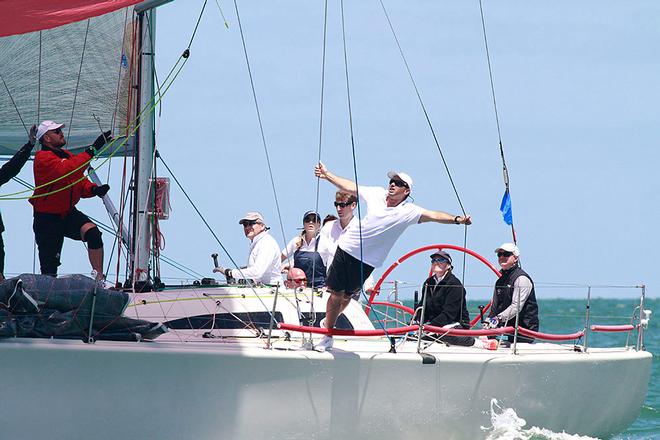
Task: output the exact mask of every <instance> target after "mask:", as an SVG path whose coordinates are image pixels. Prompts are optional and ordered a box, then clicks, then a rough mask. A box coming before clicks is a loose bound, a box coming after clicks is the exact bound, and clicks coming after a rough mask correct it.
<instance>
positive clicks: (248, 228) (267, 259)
mask: <svg viewBox="0 0 660 440" xmlns="http://www.w3.org/2000/svg"><path fill="white" fill-rule="evenodd" d="M238 224H239V225H242V226H243V233H244V234H245V236H246V237H247V238H248V239H249V240H250V255H249V256H248V265H247V267H243V268H241V269H227V268H224V267H222V266H218V267H216V268H215V269H213V272H220V273H223V274H224V275H225V276H226V277H227V278H236V279H244V280H253V281H255V282H257V283H262V284H280V283H281V282H282V274H281V273H280V247H279V246H278V245H277V242H276V241H275V239H274V238H273V237H272V236H271V235H270V234H269V233H268V227H267V226H266V224H265V222H264V218H263V216H262V215H261V214H260V213H258V212H248V213H247V214H245V215H244V216H243V218H241V219H240V220H239V221H238Z"/></svg>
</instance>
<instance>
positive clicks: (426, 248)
mask: <svg viewBox="0 0 660 440" xmlns="http://www.w3.org/2000/svg"><path fill="white" fill-rule="evenodd" d="M442 249H451V250H453V251H459V252H463V253H466V254H468V255H470V256H472V257H474V258H476V259H477V260H479V261H481V262H482V263H483V264H485V265H486V266H488V268H489V269H490V270H492V271H493V273H495V275H497V276H498V277H499V276H500V275H501V274H500V271H499V270H497V268H496V267H495V266H493V265H492V264H491V262H490V261H488V260H487V259H486V258H484V257H483V256H481V255H479V254H478V253H476V252H474V251H472V250H470V249H468V248H464V247H462V246H456V245H453V244H431V245H428V246H422V247H420V248H418V249H415V250H413V251H410V252H408V253H407V254H405V255H403V256H402V257H400V258H399V259H397V260H396V261H395V262H394V263H392V265H391V266H390V267H388V268H387V270H386V271H385V272H384V273H383V275H381V277H380V278H379V279H378V282H377V283H376V285H375V286H374V288H373V289H372V291H371V295H370V296H369V302H368V303H367V306H366V307H365V309H364V312H365V313H366V314H367V316H369V312H371V303H372V302H373V300H374V298H375V297H376V295H378V294H379V293H380V286H381V285H382V284H383V282H384V281H385V280H386V279H387V277H388V276H389V275H390V274H391V273H392V271H393V270H394V269H396V268H397V267H398V266H399V265H400V264H401V263H403V262H404V261H406V260H407V259H408V258H410V257H412V256H415V255H417V254H419V253H421V252H427V251H431V250H442ZM489 307H490V302H489V303H488V305H487V306H486V307H485V308H484V311H486V310H488V308H489ZM478 321H479V316H477V317H476V318H475V319H473V320H472V321H471V322H470V327H473V326H474V325H475V324H476V323H477V322H478Z"/></svg>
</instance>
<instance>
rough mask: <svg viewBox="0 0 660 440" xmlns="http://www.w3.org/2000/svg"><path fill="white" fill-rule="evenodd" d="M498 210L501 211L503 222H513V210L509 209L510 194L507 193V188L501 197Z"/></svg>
mask: <svg viewBox="0 0 660 440" xmlns="http://www.w3.org/2000/svg"><path fill="white" fill-rule="evenodd" d="M500 211H501V212H502V218H503V219H504V223H506V224H507V225H512V224H513V211H512V209H511V196H510V195H509V190H506V191H504V197H502V204H501V205H500Z"/></svg>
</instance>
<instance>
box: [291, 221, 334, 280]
mask: <svg viewBox="0 0 660 440" xmlns="http://www.w3.org/2000/svg"><path fill="white" fill-rule="evenodd" d="M320 239H321V235H320V234H319V235H317V236H316V243H315V245H314V251H301V250H300V249H298V250H297V251H295V252H294V253H293V267H297V268H298V269H302V270H303V271H304V272H305V275H306V276H307V285H308V286H310V287H323V286H325V272H326V267H325V264H323V259H322V258H321V254H319V253H318V248H319V240H320Z"/></svg>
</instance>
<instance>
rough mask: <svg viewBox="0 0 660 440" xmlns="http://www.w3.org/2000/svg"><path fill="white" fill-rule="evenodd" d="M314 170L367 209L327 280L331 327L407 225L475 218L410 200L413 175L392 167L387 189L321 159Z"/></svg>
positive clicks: (326, 343)
mask: <svg viewBox="0 0 660 440" xmlns="http://www.w3.org/2000/svg"><path fill="white" fill-rule="evenodd" d="M314 174H315V175H316V177H318V178H320V179H325V180H327V181H328V182H330V183H332V184H333V185H335V186H336V187H337V188H339V190H340V191H343V192H346V193H349V194H355V195H356V196H358V197H359V199H360V200H361V201H362V202H363V203H364V204H365V205H366V215H365V216H364V218H363V219H362V220H361V221H360V222H358V221H356V222H354V223H353V224H351V225H349V227H348V228H347V229H346V230H345V231H344V233H343V234H341V236H340V237H339V240H338V242H337V251H336V253H335V256H334V259H333V261H332V264H331V265H330V268H329V269H328V276H327V278H326V280H325V283H326V286H327V288H328V291H329V292H330V298H328V303H327V305H326V315H325V327H326V328H327V329H328V330H331V329H332V328H333V327H334V325H335V322H336V321H337V317H338V316H339V315H340V314H341V312H343V311H344V309H345V308H346V307H347V306H348V304H349V303H350V301H351V296H352V295H353V294H354V293H355V292H356V291H359V290H360V287H361V286H362V284H363V283H364V280H365V279H366V278H367V277H368V276H369V275H370V274H371V272H373V270H374V268H376V267H378V266H380V265H381V264H383V262H384V261H385V258H387V254H388V253H389V252H390V250H391V249H392V247H393V246H394V243H395V242H396V240H397V239H398V238H399V237H400V236H401V234H403V232H404V231H405V230H406V228H408V226H411V225H414V224H417V223H422V222H436V223H448V224H451V223H455V224H466V225H469V224H471V223H472V219H471V217H470V216H469V215H466V216H460V215H456V216H453V215H450V214H447V213H446V212H441V211H431V210H427V209H424V208H422V207H420V206H417V205H415V204H413V203H410V202H406V199H407V198H408V196H409V195H410V191H411V190H412V186H413V181H412V178H411V177H410V176H409V175H407V174H406V173H402V172H399V171H390V172H389V173H387V177H389V179H390V181H389V186H388V188H387V189H385V188H381V187H374V186H360V187H358V186H357V185H356V184H355V182H353V181H351V180H349V179H346V178H343V177H339V176H337V175H335V174H333V173H331V172H330V171H328V169H327V168H326V167H325V165H323V163H321V162H319V163H318V165H317V166H316V167H315V169H314ZM332 344H333V339H332V336H325V337H324V338H323V339H322V340H321V342H320V343H319V344H317V346H316V348H317V349H319V350H321V351H323V350H327V349H330V348H332Z"/></svg>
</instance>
